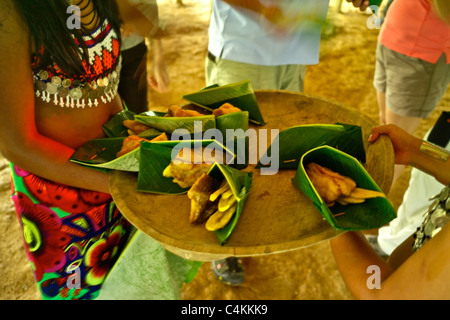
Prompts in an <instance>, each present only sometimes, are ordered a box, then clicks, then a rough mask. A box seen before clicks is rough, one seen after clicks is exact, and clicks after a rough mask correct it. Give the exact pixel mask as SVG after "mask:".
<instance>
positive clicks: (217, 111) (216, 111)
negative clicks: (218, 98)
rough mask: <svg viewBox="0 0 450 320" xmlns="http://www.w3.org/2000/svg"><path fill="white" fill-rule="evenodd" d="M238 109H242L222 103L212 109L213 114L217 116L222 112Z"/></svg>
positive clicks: (226, 112) (236, 110)
mask: <svg viewBox="0 0 450 320" xmlns="http://www.w3.org/2000/svg"><path fill="white" fill-rule="evenodd" d="M240 111H242V110H241V109H239V108H236V107H235V106H233V105H232V104H230V103H224V104H223V105H221V106H220V107H219V108H217V109H215V110H214V111H213V115H215V116H216V117H218V116H223V115H224V114H228V113H232V112H240Z"/></svg>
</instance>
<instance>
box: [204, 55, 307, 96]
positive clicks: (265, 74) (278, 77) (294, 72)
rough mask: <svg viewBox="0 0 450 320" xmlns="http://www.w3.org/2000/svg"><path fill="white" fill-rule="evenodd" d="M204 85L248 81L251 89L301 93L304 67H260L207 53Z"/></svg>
mask: <svg viewBox="0 0 450 320" xmlns="http://www.w3.org/2000/svg"><path fill="white" fill-rule="evenodd" d="M205 72H206V85H207V86H209V85H212V84H218V85H226V84H229V83H234V82H239V81H243V80H247V79H250V83H251V85H252V88H253V89H255V90H258V89H267V90H269V89H270V90H288V91H295V92H303V83H304V80H305V73H306V66H305V65H294V64H292V65H281V66H261V65H256V64H248V63H241V62H235V61H231V60H226V59H221V58H217V57H214V56H213V55H212V54H210V53H208V56H207V58H206V65H205Z"/></svg>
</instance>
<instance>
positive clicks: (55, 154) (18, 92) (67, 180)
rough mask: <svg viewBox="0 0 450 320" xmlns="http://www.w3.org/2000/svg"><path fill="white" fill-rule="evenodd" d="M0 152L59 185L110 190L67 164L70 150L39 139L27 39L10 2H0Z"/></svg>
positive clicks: (104, 178)
mask: <svg viewBox="0 0 450 320" xmlns="http://www.w3.org/2000/svg"><path fill="white" fill-rule="evenodd" d="M0 12H2V13H5V14H1V15H0V19H1V20H0V72H1V74H0V97H1V103H0V123H1V126H0V151H1V153H2V154H3V156H4V157H5V158H7V159H8V160H9V161H11V162H13V163H14V164H16V165H18V166H20V167H22V168H23V169H25V170H29V171H31V172H33V173H35V174H37V175H40V176H42V177H45V178H47V179H49V180H53V181H56V182H59V183H63V184H67V185H72V186H75V187H81V188H86V189H91V190H97V191H101V192H109V176H108V175H107V174H105V173H102V172H99V171H97V170H93V169H89V168H85V167H82V166H80V165H77V164H75V163H71V162H70V161H69V158H70V156H71V155H72V154H73V152H74V150H73V149H72V148H69V147H67V146H65V145H63V144H61V143H59V142H56V141H54V140H52V139H49V138H47V137H45V136H43V135H41V134H40V133H39V132H38V130H37V128H36V122H35V109H34V91H33V90H34V89H33V83H32V77H31V75H32V71H31V67H30V62H31V59H30V36H29V33H28V30H27V28H26V26H25V23H24V22H23V21H22V19H21V17H20V15H19V13H18V12H17V11H16V9H15V6H14V4H13V1H12V0H0Z"/></svg>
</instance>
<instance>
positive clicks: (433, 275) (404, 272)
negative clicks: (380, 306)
mask: <svg viewBox="0 0 450 320" xmlns="http://www.w3.org/2000/svg"><path fill="white" fill-rule="evenodd" d="M331 248H332V251H333V254H334V256H335V258H336V262H337V264H338V267H339V271H340V272H341V275H342V277H343V279H344V281H345V283H346V284H347V286H348V288H349V290H350V291H351V293H352V294H353V296H354V297H355V298H356V299H382V300H386V299H445V300H447V299H450V223H448V224H447V225H445V226H444V227H443V228H442V230H441V231H440V232H439V233H438V234H437V235H435V236H434V237H433V238H432V239H431V240H429V241H428V242H427V243H426V244H425V245H424V246H423V247H422V248H421V249H420V250H418V251H417V252H415V253H414V254H412V255H411V256H410V257H409V258H408V259H407V260H406V261H405V262H404V263H403V264H401V265H400V266H399V267H398V268H397V269H395V270H394V269H392V268H391V267H390V266H389V265H387V264H386V263H385V262H384V261H379V259H377V258H376V257H374V256H372V254H371V252H372V250H373V249H372V248H371V247H370V246H369V245H368V244H367V242H366V241H365V239H363V237H362V236H361V235H360V234H358V233H356V232H347V233H345V234H344V235H342V236H339V237H337V238H335V239H332V240H331ZM410 249H411V248H409V250H410ZM369 265H372V266H375V267H377V266H378V267H379V268H380V273H379V276H380V278H379V280H380V287H379V289H377V288H375V287H373V286H372V285H371V284H372V280H374V279H375V277H377V276H378V275H377V274H376V273H373V272H372V273H370V272H367V268H368V266H369ZM372 270H373V269H372ZM369 277H370V278H369ZM368 281H369V285H368Z"/></svg>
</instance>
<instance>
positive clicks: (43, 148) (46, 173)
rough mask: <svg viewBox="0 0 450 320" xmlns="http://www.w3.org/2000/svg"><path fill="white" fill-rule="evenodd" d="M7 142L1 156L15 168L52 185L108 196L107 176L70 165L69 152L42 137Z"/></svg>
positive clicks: (60, 145) (58, 144)
mask: <svg viewBox="0 0 450 320" xmlns="http://www.w3.org/2000/svg"><path fill="white" fill-rule="evenodd" d="M9 141H10V143H9V144H8V145H7V146H5V145H2V154H3V156H4V157H5V158H6V159H8V160H9V161H11V162H12V163H14V164H15V165H17V166H18V167H20V168H23V169H24V170H27V171H30V172H32V173H34V174H36V175H38V176H41V177H43V178H45V179H48V180H51V181H54V182H58V183H62V184H65V185H69V186H73V187H78V188H83V189H88V190H95V191H100V192H105V193H109V175H108V174H107V173H104V172H100V171H98V170H95V169H91V168H88V167H84V166H81V165H79V164H76V163H73V162H71V161H70V157H71V155H72V154H73V152H74V150H73V149H72V148H69V147H67V146H65V145H63V144H60V143H59V142H56V141H54V140H51V139H48V138H46V137H43V136H35V137H33V138H28V139H27V140H26V141H24V140H22V141H21V142H20V143H19V142H18V140H17V138H16V139H10V140H9Z"/></svg>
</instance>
